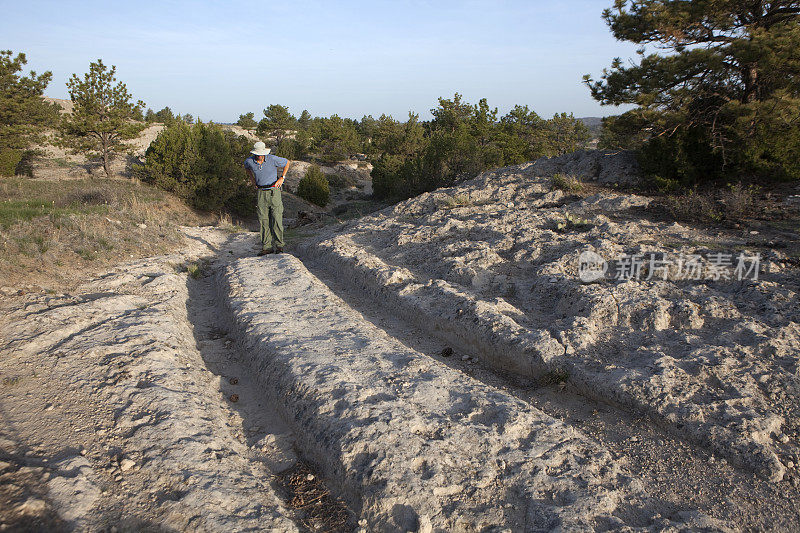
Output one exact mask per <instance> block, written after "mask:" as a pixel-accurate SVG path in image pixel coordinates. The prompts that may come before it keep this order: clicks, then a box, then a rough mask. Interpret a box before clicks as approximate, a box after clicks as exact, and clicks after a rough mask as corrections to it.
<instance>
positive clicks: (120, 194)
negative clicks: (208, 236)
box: [0, 177, 203, 291]
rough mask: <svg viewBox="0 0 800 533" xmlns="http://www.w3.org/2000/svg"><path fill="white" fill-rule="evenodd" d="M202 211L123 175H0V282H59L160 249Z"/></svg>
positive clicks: (26, 285) (24, 285) (16, 285)
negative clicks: (109, 177) (64, 177)
mask: <svg viewBox="0 0 800 533" xmlns="http://www.w3.org/2000/svg"><path fill="white" fill-rule="evenodd" d="M201 222H203V217H202V216H201V215H198V214H196V213H195V212H193V211H192V210H190V209H189V208H188V207H186V206H185V205H184V204H183V203H182V202H181V201H180V200H179V199H177V198H176V197H174V196H172V195H170V194H168V193H165V192H163V191H160V190H158V189H155V188H153V187H150V186H147V185H142V184H139V183H136V182H131V181H127V180H126V181H123V180H106V179H86V180H59V181H47V180H30V179H26V178H19V177H17V178H8V179H2V180H0V272H2V273H3V275H2V281H0V285H2V287H3V288H4V289H5V290H6V291H8V290H9V289H14V290H20V289H30V288H32V287H36V286H38V287H41V288H44V289H48V290H56V289H60V288H67V287H69V286H72V285H74V284H75V283H77V282H78V281H80V280H81V279H84V278H85V277H86V276H87V275H89V274H91V273H93V272H98V271H100V270H101V269H103V268H104V267H107V266H108V265H111V264H116V263H119V262H120V261H124V260H129V259H132V258H138V257H145V256H149V255H154V254H159V253H165V252H167V251H169V250H171V249H173V248H174V247H175V246H178V245H179V244H180V243H181V240H182V238H181V235H180V233H179V232H178V226H179V225H191V224H199V223H201Z"/></svg>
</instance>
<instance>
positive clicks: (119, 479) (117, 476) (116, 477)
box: [114, 474, 122, 481]
mask: <svg viewBox="0 0 800 533" xmlns="http://www.w3.org/2000/svg"><path fill="white" fill-rule="evenodd" d="M114 481H122V474H117V475H116V476H114Z"/></svg>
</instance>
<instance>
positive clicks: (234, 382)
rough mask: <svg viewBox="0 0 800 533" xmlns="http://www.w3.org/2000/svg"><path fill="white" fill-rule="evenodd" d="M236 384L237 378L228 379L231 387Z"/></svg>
mask: <svg viewBox="0 0 800 533" xmlns="http://www.w3.org/2000/svg"><path fill="white" fill-rule="evenodd" d="M238 383H239V378H231V379H230V384H231V385H236V384H238Z"/></svg>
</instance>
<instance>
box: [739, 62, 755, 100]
mask: <svg viewBox="0 0 800 533" xmlns="http://www.w3.org/2000/svg"><path fill="white" fill-rule="evenodd" d="M742 77H743V78H744V94H743V95H742V103H744V104H749V103H750V102H755V101H756V100H758V65H755V64H753V65H745V67H744V73H743V76H742Z"/></svg>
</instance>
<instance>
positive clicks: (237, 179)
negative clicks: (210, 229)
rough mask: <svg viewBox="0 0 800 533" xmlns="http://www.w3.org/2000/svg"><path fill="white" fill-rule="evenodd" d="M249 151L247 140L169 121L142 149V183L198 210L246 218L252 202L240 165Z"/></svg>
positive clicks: (200, 125)
mask: <svg viewBox="0 0 800 533" xmlns="http://www.w3.org/2000/svg"><path fill="white" fill-rule="evenodd" d="M249 150H250V141H248V140H247V138H245V137H243V136H237V135H235V134H234V133H232V132H229V131H224V130H223V129H222V128H220V127H219V126H218V125H216V124H213V123H212V124H204V123H202V122H200V123H197V124H186V123H184V122H182V121H174V122H173V123H171V124H170V125H169V126H167V127H166V128H165V129H164V130H162V131H161V133H159V135H158V137H157V138H156V140H155V141H153V142H152V143H151V144H150V147H149V148H148V149H147V152H146V154H145V165H144V173H145V176H144V179H145V181H150V182H152V183H154V184H155V185H157V186H158V187H160V188H162V189H165V190H167V191H170V192H173V193H175V194H177V195H178V196H180V197H182V198H184V199H186V200H187V201H188V202H189V203H190V204H191V205H192V206H193V207H196V208H198V209H202V210H206V211H220V210H230V211H232V212H234V213H236V214H240V215H249V214H252V209H253V208H252V204H253V200H252V198H250V197H251V196H252V194H250V191H249V182H248V177H247V175H246V173H245V171H244V167H243V165H242V163H243V162H244V160H245V159H246V158H247V157H248V152H249ZM246 197H247V198H249V201H245V198H246Z"/></svg>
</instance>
